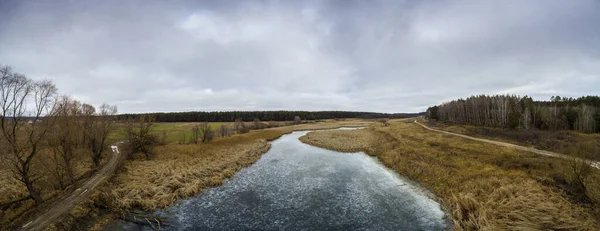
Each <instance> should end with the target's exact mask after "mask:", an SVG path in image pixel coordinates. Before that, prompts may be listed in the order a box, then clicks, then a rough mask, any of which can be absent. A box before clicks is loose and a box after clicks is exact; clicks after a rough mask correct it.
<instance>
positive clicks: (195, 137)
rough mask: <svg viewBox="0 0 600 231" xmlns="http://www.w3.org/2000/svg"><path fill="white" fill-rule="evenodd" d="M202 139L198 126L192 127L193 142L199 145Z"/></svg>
mask: <svg viewBox="0 0 600 231" xmlns="http://www.w3.org/2000/svg"><path fill="white" fill-rule="evenodd" d="M199 138H200V129H199V128H198V125H196V126H194V127H192V135H191V139H192V142H194V144H198V139H199Z"/></svg>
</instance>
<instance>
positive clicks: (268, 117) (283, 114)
mask: <svg viewBox="0 0 600 231" xmlns="http://www.w3.org/2000/svg"><path fill="white" fill-rule="evenodd" d="M423 114H424V113H394V114H388V113H373V112H351V111H223V112H165V113H162V112H161V113H147V114H121V115H118V116H117V117H118V119H119V120H120V121H124V120H131V119H137V118H139V116H140V115H150V116H152V117H153V118H154V119H155V121H157V122H233V121H235V120H237V119H241V120H243V121H253V120H255V119H259V120H261V121H292V120H294V118H295V117H296V116H299V117H300V118H301V119H303V120H322V119H345V118H408V117H415V116H420V115H423Z"/></svg>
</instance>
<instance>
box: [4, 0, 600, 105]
mask: <svg viewBox="0 0 600 231" xmlns="http://www.w3.org/2000/svg"><path fill="white" fill-rule="evenodd" d="M597 12H600V3H599V2H598V1H594V0H582V1H552V0H551V1H541V0H540V1H513V0H510V1H392V0H389V1H302V2H291V1H256V2H248V1H240V2H239V3H234V2H232V1H206V2H196V1H190V2H187V1H168V2H166V1H3V2H2V3H0V63H1V64H8V65H12V66H13V67H14V69H16V70H18V71H19V72H23V73H26V74H27V75H29V76H31V77H32V78H49V79H52V80H53V81H54V82H55V83H56V84H57V85H58V87H59V88H60V90H61V92H63V93H66V94H71V95H73V96H75V97H76V98H78V99H80V100H83V101H86V102H90V103H92V104H100V103H102V102H106V103H110V104H116V105H118V106H119V108H120V111H121V112H148V111H186V110H236V109H243V110H263V109H264V110H273V109H301V110H327V109H332V110H360V111H382V112H417V111H423V110H425V108H426V107H427V106H428V105H432V104H438V103H440V102H442V101H446V100H450V99H453V98H457V97H465V96H468V95H471V94H483V93H486V94H495V93H503V94H504V93H506V94H528V95H532V96H534V98H538V99H547V98H549V96H550V95H556V94H560V95H565V96H579V95H585V94H598V86H600V50H599V47H600V30H598V28H599V23H598V22H600V14H597Z"/></svg>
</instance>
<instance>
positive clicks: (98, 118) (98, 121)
mask: <svg viewBox="0 0 600 231" xmlns="http://www.w3.org/2000/svg"><path fill="white" fill-rule="evenodd" d="M84 105H85V104H84ZM98 109H99V111H98V112H95V109H94V108H93V107H92V106H90V105H85V106H84V109H83V111H84V116H86V119H87V120H86V123H85V140H86V142H87V146H88V149H89V151H90V154H91V155H92V160H93V161H94V166H95V167H99V166H100V161H101V160H102V153H104V151H105V150H106V149H107V147H108V135H109V134H110V131H111V129H112V127H113V126H114V120H113V118H112V116H113V115H116V114H117V107H116V106H110V105H108V104H102V105H100V108H98ZM90 113H93V114H90Z"/></svg>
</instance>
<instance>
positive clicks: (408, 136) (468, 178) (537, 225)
mask: <svg viewBox="0 0 600 231" xmlns="http://www.w3.org/2000/svg"><path fill="white" fill-rule="evenodd" d="M301 140H302V141H303V142H306V143H309V144H313V145H316V146H321V147H324V148H330V149H334V150H340V151H356V150H364V151H366V153H368V154H370V155H373V156H376V157H378V158H379V159H380V160H381V161H382V163H383V164H385V165H386V166H387V167H389V168H391V169H393V170H395V171H397V172H398V173H400V174H402V175H404V176H407V177H409V178H411V179H413V180H415V181H418V182H420V183H422V184H423V186H425V187H426V188H428V189H430V190H431V191H432V192H433V193H434V194H436V195H437V196H438V200H439V201H440V203H441V204H442V205H444V206H445V207H446V208H447V209H448V210H449V211H451V216H452V220H453V223H454V228H455V230H600V224H599V222H600V173H599V172H598V171H595V170H593V175H592V176H590V178H588V179H587V181H586V183H587V184H586V186H587V188H586V189H585V194H583V193H582V192H578V191H577V190H574V188H573V181H574V175H573V174H572V173H573V168H572V166H573V165H572V163H571V162H569V161H566V160H561V159H554V158H549V157H545V156H540V155H535V154H531V153H525V152H521V151H517V150H514V149H510V148H504V147H496V146H493V145H490V144H484V143H479V142H476V141H471V140H466V139H463V138H460V137H455V136H449V135H444V134H440V133H436V132H431V131H428V130H426V129H424V128H422V127H420V126H418V125H416V124H414V123H412V120H395V121H393V122H392V123H391V126H388V127H381V126H372V127H371V128H369V129H363V130H357V131H317V132H311V133H308V134H307V135H306V136H305V137H302V138H301Z"/></svg>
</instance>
